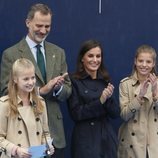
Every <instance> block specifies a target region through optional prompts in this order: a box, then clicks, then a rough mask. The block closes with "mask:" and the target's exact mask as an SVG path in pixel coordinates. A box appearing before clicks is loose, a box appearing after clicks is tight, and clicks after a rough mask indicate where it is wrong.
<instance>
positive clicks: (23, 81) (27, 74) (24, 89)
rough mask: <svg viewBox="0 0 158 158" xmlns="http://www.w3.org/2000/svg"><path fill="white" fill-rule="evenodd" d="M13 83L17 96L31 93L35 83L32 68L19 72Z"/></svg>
mask: <svg viewBox="0 0 158 158" xmlns="http://www.w3.org/2000/svg"><path fill="white" fill-rule="evenodd" d="M14 82H15V83H16V84H17V89H18V94H20V95H21V94H28V93H29V92H32V90H33V89H34V87H35V83H36V78H35V71H34V68H29V69H24V70H23V71H19V72H18V75H17V76H16V77H15V78H14Z"/></svg>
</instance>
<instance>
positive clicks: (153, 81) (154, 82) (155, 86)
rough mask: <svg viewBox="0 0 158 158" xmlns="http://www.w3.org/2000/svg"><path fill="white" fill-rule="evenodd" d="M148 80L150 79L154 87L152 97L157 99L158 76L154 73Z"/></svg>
mask: <svg viewBox="0 0 158 158" xmlns="http://www.w3.org/2000/svg"><path fill="white" fill-rule="evenodd" d="M148 79H149V81H150V83H151V86H152V95H153V97H156V96H157V93H158V87H157V76H156V75H155V74H154V73H153V74H150V75H149V78H148Z"/></svg>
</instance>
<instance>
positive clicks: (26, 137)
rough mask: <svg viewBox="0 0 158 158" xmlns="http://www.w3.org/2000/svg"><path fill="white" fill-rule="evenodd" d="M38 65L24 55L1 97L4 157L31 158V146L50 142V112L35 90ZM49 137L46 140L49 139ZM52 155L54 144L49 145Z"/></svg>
mask: <svg viewBox="0 0 158 158" xmlns="http://www.w3.org/2000/svg"><path fill="white" fill-rule="evenodd" d="M35 83H36V79H35V68H34V66H33V64H32V62H31V61H29V60H28V59H25V58H21V59H18V60H16V61H15V63H14V64H13V66H12V70H11V75H10V80H9V84H8V95H7V96H4V97H1V98H0V147H1V149H2V150H3V152H2V155H1V156H2V158H9V157H18V158H29V157H31V156H32V155H31V153H30V152H29V151H28V148H29V147H30V146H36V145H41V144H44V143H47V141H50V140H51V138H50V135H49V129H48V122H47V111H46V106H45V102H44V100H43V98H41V97H40V96H38V95H36V92H35ZM46 139H47V141H46ZM49 149H50V154H51V155H52V154H53V153H54V147H53V146H52V145H51V144H49Z"/></svg>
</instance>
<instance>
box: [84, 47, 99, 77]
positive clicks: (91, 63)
mask: <svg viewBox="0 0 158 158" xmlns="http://www.w3.org/2000/svg"><path fill="white" fill-rule="evenodd" d="M101 60H102V58H101V49H100V48H99V47H95V48H92V49H90V50H89V51H87V52H86V53H85V54H84V56H83V58H82V62H83V66H84V68H85V70H86V72H87V73H88V74H89V75H90V76H91V77H92V78H96V75H97V70H98V69H99V67H100V64H101Z"/></svg>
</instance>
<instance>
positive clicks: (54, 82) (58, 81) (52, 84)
mask: <svg viewBox="0 0 158 158" xmlns="http://www.w3.org/2000/svg"><path fill="white" fill-rule="evenodd" d="M67 75H68V73H64V74H63V75H62V76H57V77H55V78H53V79H51V80H50V81H49V82H48V83H47V84H46V85H45V86H43V87H41V88H40V91H39V93H40V94H42V95H46V94H48V93H49V92H50V91H51V90H52V89H53V90H57V89H58V90H59V89H60V87H61V86H62V85H63V83H64V78H65V77H66V76H67Z"/></svg>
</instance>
